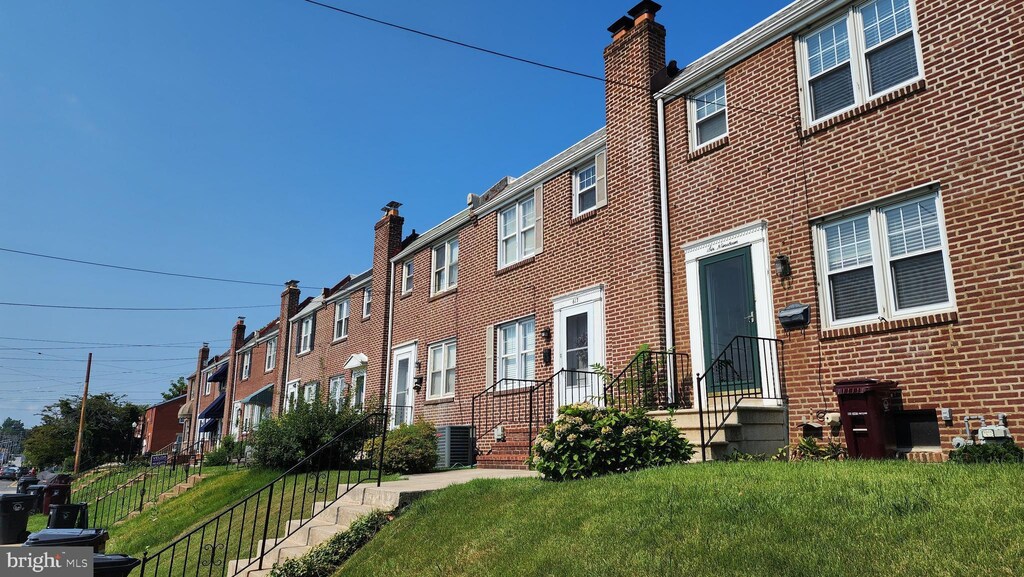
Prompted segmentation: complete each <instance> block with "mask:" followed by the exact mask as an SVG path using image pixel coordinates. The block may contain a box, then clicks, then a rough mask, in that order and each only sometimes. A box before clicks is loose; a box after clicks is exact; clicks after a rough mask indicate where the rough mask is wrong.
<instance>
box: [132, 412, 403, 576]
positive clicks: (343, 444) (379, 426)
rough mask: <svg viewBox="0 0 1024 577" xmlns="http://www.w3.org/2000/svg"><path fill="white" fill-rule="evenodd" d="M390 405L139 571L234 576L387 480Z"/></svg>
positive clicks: (256, 565) (260, 565)
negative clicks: (352, 495)
mask: <svg viewBox="0 0 1024 577" xmlns="http://www.w3.org/2000/svg"><path fill="white" fill-rule="evenodd" d="M389 418H390V415H389V411H387V410H386V409H382V410H380V411H378V412H374V413H369V414H366V415H364V416H363V417H362V418H360V419H359V420H358V421H357V422H356V423H355V424H353V425H352V426H351V427H349V428H348V429H346V430H345V431H343V432H342V433H340V434H338V435H337V436H335V437H334V438H333V439H331V440H330V441H328V442H327V443H325V444H324V445H323V446H321V447H320V448H318V449H317V450H316V451H314V452H313V453H311V454H310V455H309V456H308V457H306V458H304V459H302V460H301V461H299V462H298V463H296V464H295V465H294V466H292V468H290V469H289V470H288V471H286V472H284V473H282V474H281V475H280V476H279V477H277V478H276V479H274V480H273V481H271V482H270V483H268V484H267V485H265V486H263V487H262V488H261V489H259V490H257V491H256V492H255V493H252V494H251V495H249V496H248V497H246V498H244V499H242V500H241V501H239V502H237V503H235V504H234V505H232V506H231V507H229V508H228V509H226V510H225V511H223V512H221V513H219V514H218V515H217V516H215V517H213V518H212V519H210V520H209V521H206V522H205V523H203V524H202V525H200V526H198V527H196V528H195V529H193V530H192V531H189V532H188V533H186V534H185V535H183V536H181V537H179V538H178V539H176V540H175V541H174V542H172V543H171V544H169V545H167V546H165V547H164V548H162V549H160V550H158V551H156V552H155V553H153V554H148V553H147V554H146V555H144V556H143V559H142V565H141V566H140V570H139V577H232V576H233V575H237V574H239V573H242V572H243V571H246V570H248V569H251V568H256V569H263V568H264V564H263V559H264V558H265V557H266V555H267V553H268V552H270V551H272V550H273V549H274V548H275V547H277V546H278V545H279V544H280V543H281V542H282V541H284V540H285V539H286V538H287V537H289V536H290V535H292V534H294V533H296V532H297V531H298V530H299V529H301V528H302V527H303V526H305V525H306V524H307V523H308V522H309V521H310V519H312V518H313V517H315V516H316V515H317V514H319V513H321V512H323V511H324V510H326V509H327V508H328V507H330V506H331V505H333V504H334V503H335V502H336V501H337V500H338V499H340V498H341V497H343V496H344V495H345V494H347V493H348V492H349V491H351V490H352V489H354V488H355V487H357V486H358V485H360V484H361V483H364V482H368V481H376V483H377V485H378V486H379V485H380V482H381V470H382V467H383V453H384V451H383V447H384V442H385V440H386V435H387V430H388V423H389Z"/></svg>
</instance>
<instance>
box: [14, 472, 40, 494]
mask: <svg viewBox="0 0 1024 577" xmlns="http://www.w3.org/2000/svg"><path fill="white" fill-rule="evenodd" d="M37 483H39V477H34V476H30V475H25V476H23V477H18V492H19V493H21V494H22V495H24V494H26V493H28V488H29V486H31V485H35V484H37Z"/></svg>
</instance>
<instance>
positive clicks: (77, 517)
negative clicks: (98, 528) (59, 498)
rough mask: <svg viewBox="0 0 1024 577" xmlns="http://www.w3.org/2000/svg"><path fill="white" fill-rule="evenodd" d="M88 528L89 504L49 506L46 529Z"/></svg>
mask: <svg viewBox="0 0 1024 577" xmlns="http://www.w3.org/2000/svg"><path fill="white" fill-rule="evenodd" d="M88 527H89V504H88V503H73V504H70V505H67V504H65V505H50V518H49V519H48V520H47V522H46V528H47V529H76V528H77V529H86V528H88Z"/></svg>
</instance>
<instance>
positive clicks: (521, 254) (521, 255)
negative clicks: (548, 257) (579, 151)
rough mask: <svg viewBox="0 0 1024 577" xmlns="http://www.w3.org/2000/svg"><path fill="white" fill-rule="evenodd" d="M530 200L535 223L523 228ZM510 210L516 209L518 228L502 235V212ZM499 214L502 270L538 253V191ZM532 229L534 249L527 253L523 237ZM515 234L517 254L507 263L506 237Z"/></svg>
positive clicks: (499, 265) (499, 246) (499, 250)
mask: <svg viewBox="0 0 1024 577" xmlns="http://www.w3.org/2000/svg"><path fill="white" fill-rule="evenodd" d="M595 186H596V184H595ZM530 200H532V201H533V224H532V225H530V226H528V227H526V228H521V227H522V224H523V204H525V203H526V202H527V201H530ZM509 210H515V213H516V216H515V219H516V230H515V232H514V233H512V234H511V235H509V236H503V235H502V232H503V231H502V226H501V219H502V214H504V213H505V212H507V211H509ZM497 215H498V218H497V219H496V220H497V227H498V270H501V269H503V268H505V267H509V266H512V265H514V264H516V263H519V262H522V261H524V260H526V259H528V258H530V257H531V256H533V255H535V254H537V198H536V193H535V192H531V193H530V194H528V195H526V196H524V197H522V198H520V199H518V200H516V202H515V203H513V204H509V205H508V206H505V207H504V208H502V209H500V210H498V211H497ZM530 230H532V231H533V249H531V250H530V252H529V254H527V253H526V252H525V251H524V250H523V237H524V236H525V235H526V232H527V231H530ZM513 236H514V237H516V256H515V258H514V259H513V260H512V261H510V262H508V263H506V262H505V256H506V254H505V242H504V241H505V239H507V238H512V237H513Z"/></svg>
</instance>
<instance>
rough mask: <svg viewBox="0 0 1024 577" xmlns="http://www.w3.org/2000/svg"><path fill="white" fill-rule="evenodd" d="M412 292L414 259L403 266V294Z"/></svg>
mask: <svg viewBox="0 0 1024 577" xmlns="http://www.w3.org/2000/svg"><path fill="white" fill-rule="evenodd" d="M411 292H412V259H409V260H407V261H405V262H404V263H403V264H402V294H409V293H411Z"/></svg>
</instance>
